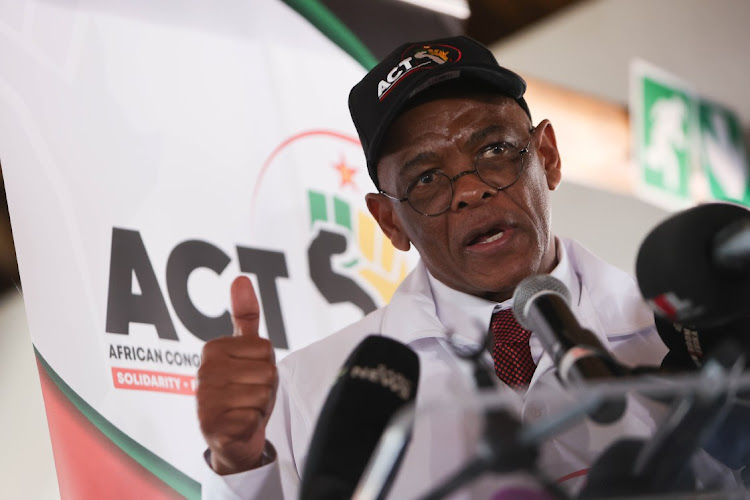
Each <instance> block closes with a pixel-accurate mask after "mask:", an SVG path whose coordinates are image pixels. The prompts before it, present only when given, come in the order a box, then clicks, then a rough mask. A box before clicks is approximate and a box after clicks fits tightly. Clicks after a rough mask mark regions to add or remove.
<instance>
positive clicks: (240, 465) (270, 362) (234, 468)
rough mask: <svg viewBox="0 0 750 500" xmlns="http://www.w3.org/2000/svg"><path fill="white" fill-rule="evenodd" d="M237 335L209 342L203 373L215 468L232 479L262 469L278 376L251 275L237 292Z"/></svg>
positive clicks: (202, 410)
mask: <svg viewBox="0 0 750 500" xmlns="http://www.w3.org/2000/svg"><path fill="white" fill-rule="evenodd" d="M231 296H232V322H233V323H234V333H233V335H232V336H231V337H222V338H218V339H215V340H212V341H210V342H207V343H206V345H205V346H204V347H203V358H202V361H201V366H200V368H199V369H198V388H197V391H196V398H197V402H198V420H199V422H200V426H201V432H202V433H203V437H204V438H205V439H206V442H207V443H208V447H209V448H210V450H211V468H213V470H214V471H216V472H217V473H218V474H221V475H225V474H232V473H235V472H242V471H245V470H250V469H254V468H256V467H258V466H260V463H261V457H262V455H263V448H264V445H265V441H266V424H267V423H268V418H269V417H270V416H271V411H272V410H273V404H274V401H275V400H276V389H277V387H278V375H277V372H276V361H275V358H274V352H273V346H272V345H271V342H269V341H268V340H266V339H263V338H261V337H260V336H259V334H258V325H259V322H260V306H259V304H258V298H257V297H256V295H255V290H253V285H252V283H251V282H250V280H249V279H248V278H247V277H245V276H240V277H238V278H236V279H235V280H234V282H233V283H232V287H231Z"/></svg>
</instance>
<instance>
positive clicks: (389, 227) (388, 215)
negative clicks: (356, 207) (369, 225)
mask: <svg viewBox="0 0 750 500" xmlns="http://www.w3.org/2000/svg"><path fill="white" fill-rule="evenodd" d="M365 201H366V202H367V209H368V210H370V213H371V214H372V216H373V217H374V218H375V220H376V221H377V222H378V225H379V226H380V229H382V230H383V233H385V235H386V237H387V238H388V239H389V240H391V243H392V244H393V246H394V247H396V248H397V249H399V250H403V251H404V252H407V251H408V250H409V248H410V243H409V238H408V237H407V236H406V233H404V231H403V229H402V228H401V223H400V222H401V221H399V220H398V217H397V216H396V213H395V212H394V210H393V203H391V200H389V199H387V198H386V197H385V196H383V195H382V194H375V193H367V194H366V195H365Z"/></svg>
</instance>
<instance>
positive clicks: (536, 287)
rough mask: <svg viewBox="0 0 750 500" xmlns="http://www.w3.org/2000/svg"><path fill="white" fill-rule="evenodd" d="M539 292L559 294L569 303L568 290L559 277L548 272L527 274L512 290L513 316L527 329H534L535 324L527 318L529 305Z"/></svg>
mask: <svg viewBox="0 0 750 500" xmlns="http://www.w3.org/2000/svg"><path fill="white" fill-rule="evenodd" d="M540 293H554V294H557V295H559V296H560V297H562V298H563V300H564V301H565V304H567V305H570V291H569V290H568V287H566V286H565V284H564V283H563V282H562V281H560V280H559V279H557V278H555V277H554V276H551V275H549V274H537V275H534V276H529V277H528V278H526V279H524V280H523V281H521V282H520V283H519V284H518V286H517V287H516V289H515V291H514V292H513V316H515V318H516V321H518V324H519V325H521V326H522V327H524V328H525V329H527V330H532V331H534V330H536V327H537V325H535V324H534V322H533V320H532V319H530V318H529V307H528V306H529V305H530V304H531V302H532V301H533V300H534V298H535V297H536V296H537V295H539V294H540Z"/></svg>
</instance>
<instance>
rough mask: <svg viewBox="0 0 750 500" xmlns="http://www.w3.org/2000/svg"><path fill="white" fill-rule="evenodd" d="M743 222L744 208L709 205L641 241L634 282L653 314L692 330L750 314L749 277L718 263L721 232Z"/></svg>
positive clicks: (676, 218) (748, 213)
mask: <svg viewBox="0 0 750 500" xmlns="http://www.w3.org/2000/svg"><path fill="white" fill-rule="evenodd" d="M748 218H750V211H748V210H747V209H746V208H743V207H740V206H738V205H731V204H727V203H710V204H706V205H700V206H697V207H693V208H690V209H688V210H684V211H682V212H680V213H678V214H676V215H674V216H672V217H670V218H668V219H666V220H665V221H664V222H662V223H661V224H659V225H658V226H656V227H655V228H654V229H653V230H652V231H651V232H650V233H649V234H648V235H647V236H646V238H645V239H644V241H643V243H642V244H641V247H640V249H639V251H638V257H637V260H636V277H637V279H638V286H639V287H640V289H641V293H642V294H643V296H644V297H645V298H646V300H647V301H648V302H649V304H651V306H652V308H653V309H654V310H655V311H656V313H657V314H659V315H661V316H664V317H666V318H667V319H669V320H670V321H674V322H677V323H681V324H685V325H689V326H692V327H696V328H700V327H711V326H717V325H721V324H724V323H729V322H731V321H733V320H735V319H737V318H739V317H741V316H743V315H748V314H750V300H748V297H750V272H738V271H737V270H735V269H730V268H727V267H726V266H724V265H722V264H721V260H720V259H718V258H717V250H718V247H719V246H720V244H721V232H722V230H723V229H725V228H726V227H728V226H732V225H734V224H736V223H737V221H741V220H742V219H748Z"/></svg>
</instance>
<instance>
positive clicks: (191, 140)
mask: <svg viewBox="0 0 750 500" xmlns="http://www.w3.org/2000/svg"><path fill="white" fill-rule="evenodd" d="M289 4H290V5H292V6H293V7H294V9H293V8H291V7H290V6H289V5H287V4H285V3H282V2H281V1H279V0H260V1H256V2H244V3H237V2H221V3H219V4H207V3H205V2H198V1H187V2H186V1H182V2H156V3H154V2H91V1H83V2H76V3H59V2H42V1H34V0H28V1H22V2H6V3H4V4H3V6H2V7H0V9H1V10H2V15H1V16H0V66H1V67H2V68H3V71H2V72H1V73H0V161H1V162H2V168H3V174H4V177H5V183H6V188H7V191H8V203H9V208H10V213H11V220H12V225H13V232H14V238H15V243H16V249H17V254H18V260H19V267H20V272H21V279H22V283H23V291H24V299H25V303H26V309H27V316H28V321H29V328H30V331H31V335H32V340H33V343H34V346H35V349H36V353H37V359H38V360H39V366H40V375H41V380H42V387H43V391H44V397H45V404H46V408H47V414H48V421H49V426H50V433H51V436H52V443H53V451H54V454H55V461H56V466H57V470H58V479H59V483H60V489H61V494H62V496H63V497H64V498H105V497H112V496H116V497H118V498H173V497H180V496H182V497H188V498H198V497H199V496H200V484H199V483H200V476H201V473H202V471H203V470H204V469H205V464H204V463H203V456H202V454H203V450H204V449H205V446H206V445H205V442H204V441H203V439H202V436H201V435H200V432H199V429H198V423H197V419H196V411H195V399H194V397H193V395H194V389H195V372H196V369H197V367H198V366H199V364H200V353H201V348H202V345H203V343H204V342H205V341H207V340H210V339H212V338H216V337H218V336H221V335H227V334H230V333H231V320H230V314H229V311H228V305H229V292H228V290H229V284H230V283H231V281H232V279H233V278H234V277H235V276H237V275H238V274H240V273H243V274H247V275H249V276H250V277H251V278H252V279H253V281H254V284H255V286H256V289H257V290H258V292H259V298H260V302H261V306H262V317H263V320H262V322H261V335H263V336H266V337H268V338H270V339H271V340H272V342H273V344H274V346H275V347H276V348H278V349H279V357H281V356H283V354H284V353H285V352H288V351H289V350H293V349H298V348H300V347H302V346H304V345H307V344H309V343H310V342H313V341H315V340H317V339H319V338H321V337H323V336H325V335H328V334H330V333H332V332H334V331H335V330H337V329H339V328H341V327H343V326H344V325H346V324H349V323H351V322H352V321H354V320H356V319H358V318H360V317H361V316H362V315H363V314H366V313H368V312H370V311H372V310H374V309H375V308H376V307H378V306H380V305H382V304H384V303H385V302H386V301H387V300H388V299H389V298H390V295H391V294H392V293H393V290H394V289H395V287H396V286H397V284H398V283H399V282H400V280H401V279H402V278H403V277H404V276H405V274H406V273H407V271H408V269H409V268H410V267H411V265H413V263H414V262H415V255H414V254H411V253H410V254H403V253H399V252H396V251H394V249H393V247H392V246H391V245H390V242H389V241H388V240H387V239H385V238H384V237H383V236H382V234H381V232H380V231H379V229H378V228H377V226H376V224H375V222H374V221H373V219H372V218H371V217H370V216H369V214H368V212H367V209H366V207H365V205H364V193H366V192H367V191H370V190H372V189H373V188H372V184H371V181H370V179H369V177H368V174H367V169H366V165H365V160H364V156H363V154H362V151H361V148H360V145H359V142H358V140H357V137H356V132H355V130H354V127H353V125H352V123H351V119H350V117H349V113H348V109H347V96H348V92H349V90H350V88H351V87H352V86H353V85H354V84H355V83H356V82H357V81H358V80H359V79H360V78H361V77H362V76H363V74H364V71H365V69H364V67H363V64H368V63H371V62H372V61H373V60H374V58H373V57H372V56H371V55H370V54H369V52H368V51H367V49H366V48H364V47H363V46H361V45H360V44H358V43H357V39H356V37H354V36H353V35H352V34H351V33H350V32H348V30H347V29H346V27H345V26H343V25H341V24H340V23H338V21H337V19H336V18H335V17H333V16H332V15H330V13H329V12H327V11H326V10H325V8H323V7H322V6H321V5H319V4H317V2H314V1H306V2H305V1H295V2H289ZM295 9H296V10H295ZM302 14H304V16H306V17H307V19H306V18H305V17H303V15H302Z"/></svg>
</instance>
